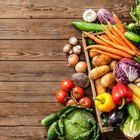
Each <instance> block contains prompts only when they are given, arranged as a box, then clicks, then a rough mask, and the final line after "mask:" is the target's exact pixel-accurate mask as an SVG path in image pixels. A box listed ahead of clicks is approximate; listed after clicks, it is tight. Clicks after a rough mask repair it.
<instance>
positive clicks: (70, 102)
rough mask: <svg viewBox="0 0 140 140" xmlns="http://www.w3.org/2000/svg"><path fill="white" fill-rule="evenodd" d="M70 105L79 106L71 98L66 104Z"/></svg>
mask: <svg viewBox="0 0 140 140" xmlns="http://www.w3.org/2000/svg"><path fill="white" fill-rule="evenodd" d="M69 105H77V103H76V101H75V100H74V99H73V98H70V99H69V100H68V101H67V102H66V106H69Z"/></svg>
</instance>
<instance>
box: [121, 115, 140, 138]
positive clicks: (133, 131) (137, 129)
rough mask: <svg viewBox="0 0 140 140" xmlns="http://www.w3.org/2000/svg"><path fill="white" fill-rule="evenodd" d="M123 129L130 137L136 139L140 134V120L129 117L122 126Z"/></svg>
mask: <svg viewBox="0 0 140 140" xmlns="http://www.w3.org/2000/svg"><path fill="white" fill-rule="evenodd" d="M120 129H121V131H122V132H123V133H124V135H125V136H126V137H127V138H129V139H134V138H135V137H137V136H138V135H139V134H140V120H133V119H132V118H131V117H130V116H128V117H127V119H126V121H125V123H124V124H123V125H121V126H120Z"/></svg>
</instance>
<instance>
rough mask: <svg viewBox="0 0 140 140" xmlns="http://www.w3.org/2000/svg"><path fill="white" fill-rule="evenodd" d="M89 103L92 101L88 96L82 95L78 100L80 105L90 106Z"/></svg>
mask: <svg viewBox="0 0 140 140" xmlns="http://www.w3.org/2000/svg"><path fill="white" fill-rule="evenodd" d="M91 104H92V101H91V99H89V97H83V98H81V99H80V100H79V105H80V106H83V107H86V108H89V107H90V106H91Z"/></svg>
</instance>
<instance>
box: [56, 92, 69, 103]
mask: <svg viewBox="0 0 140 140" xmlns="http://www.w3.org/2000/svg"><path fill="white" fill-rule="evenodd" d="M67 96H68V93H67V92H65V91H63V90H59V91H57V93H56V99H57V101H58V102H60V103H66V98H67Z"/></svg>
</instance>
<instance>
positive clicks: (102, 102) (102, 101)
mask: <svg viewBox="0 0 140 140" xmlns="http://www.w3.org/2000/svg"><path fill="white" fill-rule="evenodd" d="M93 100H97V101H99V102H101V104H104V102H105V101H104V100H100V99H97V98H96V97H94V98H93Z"/></svg>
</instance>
